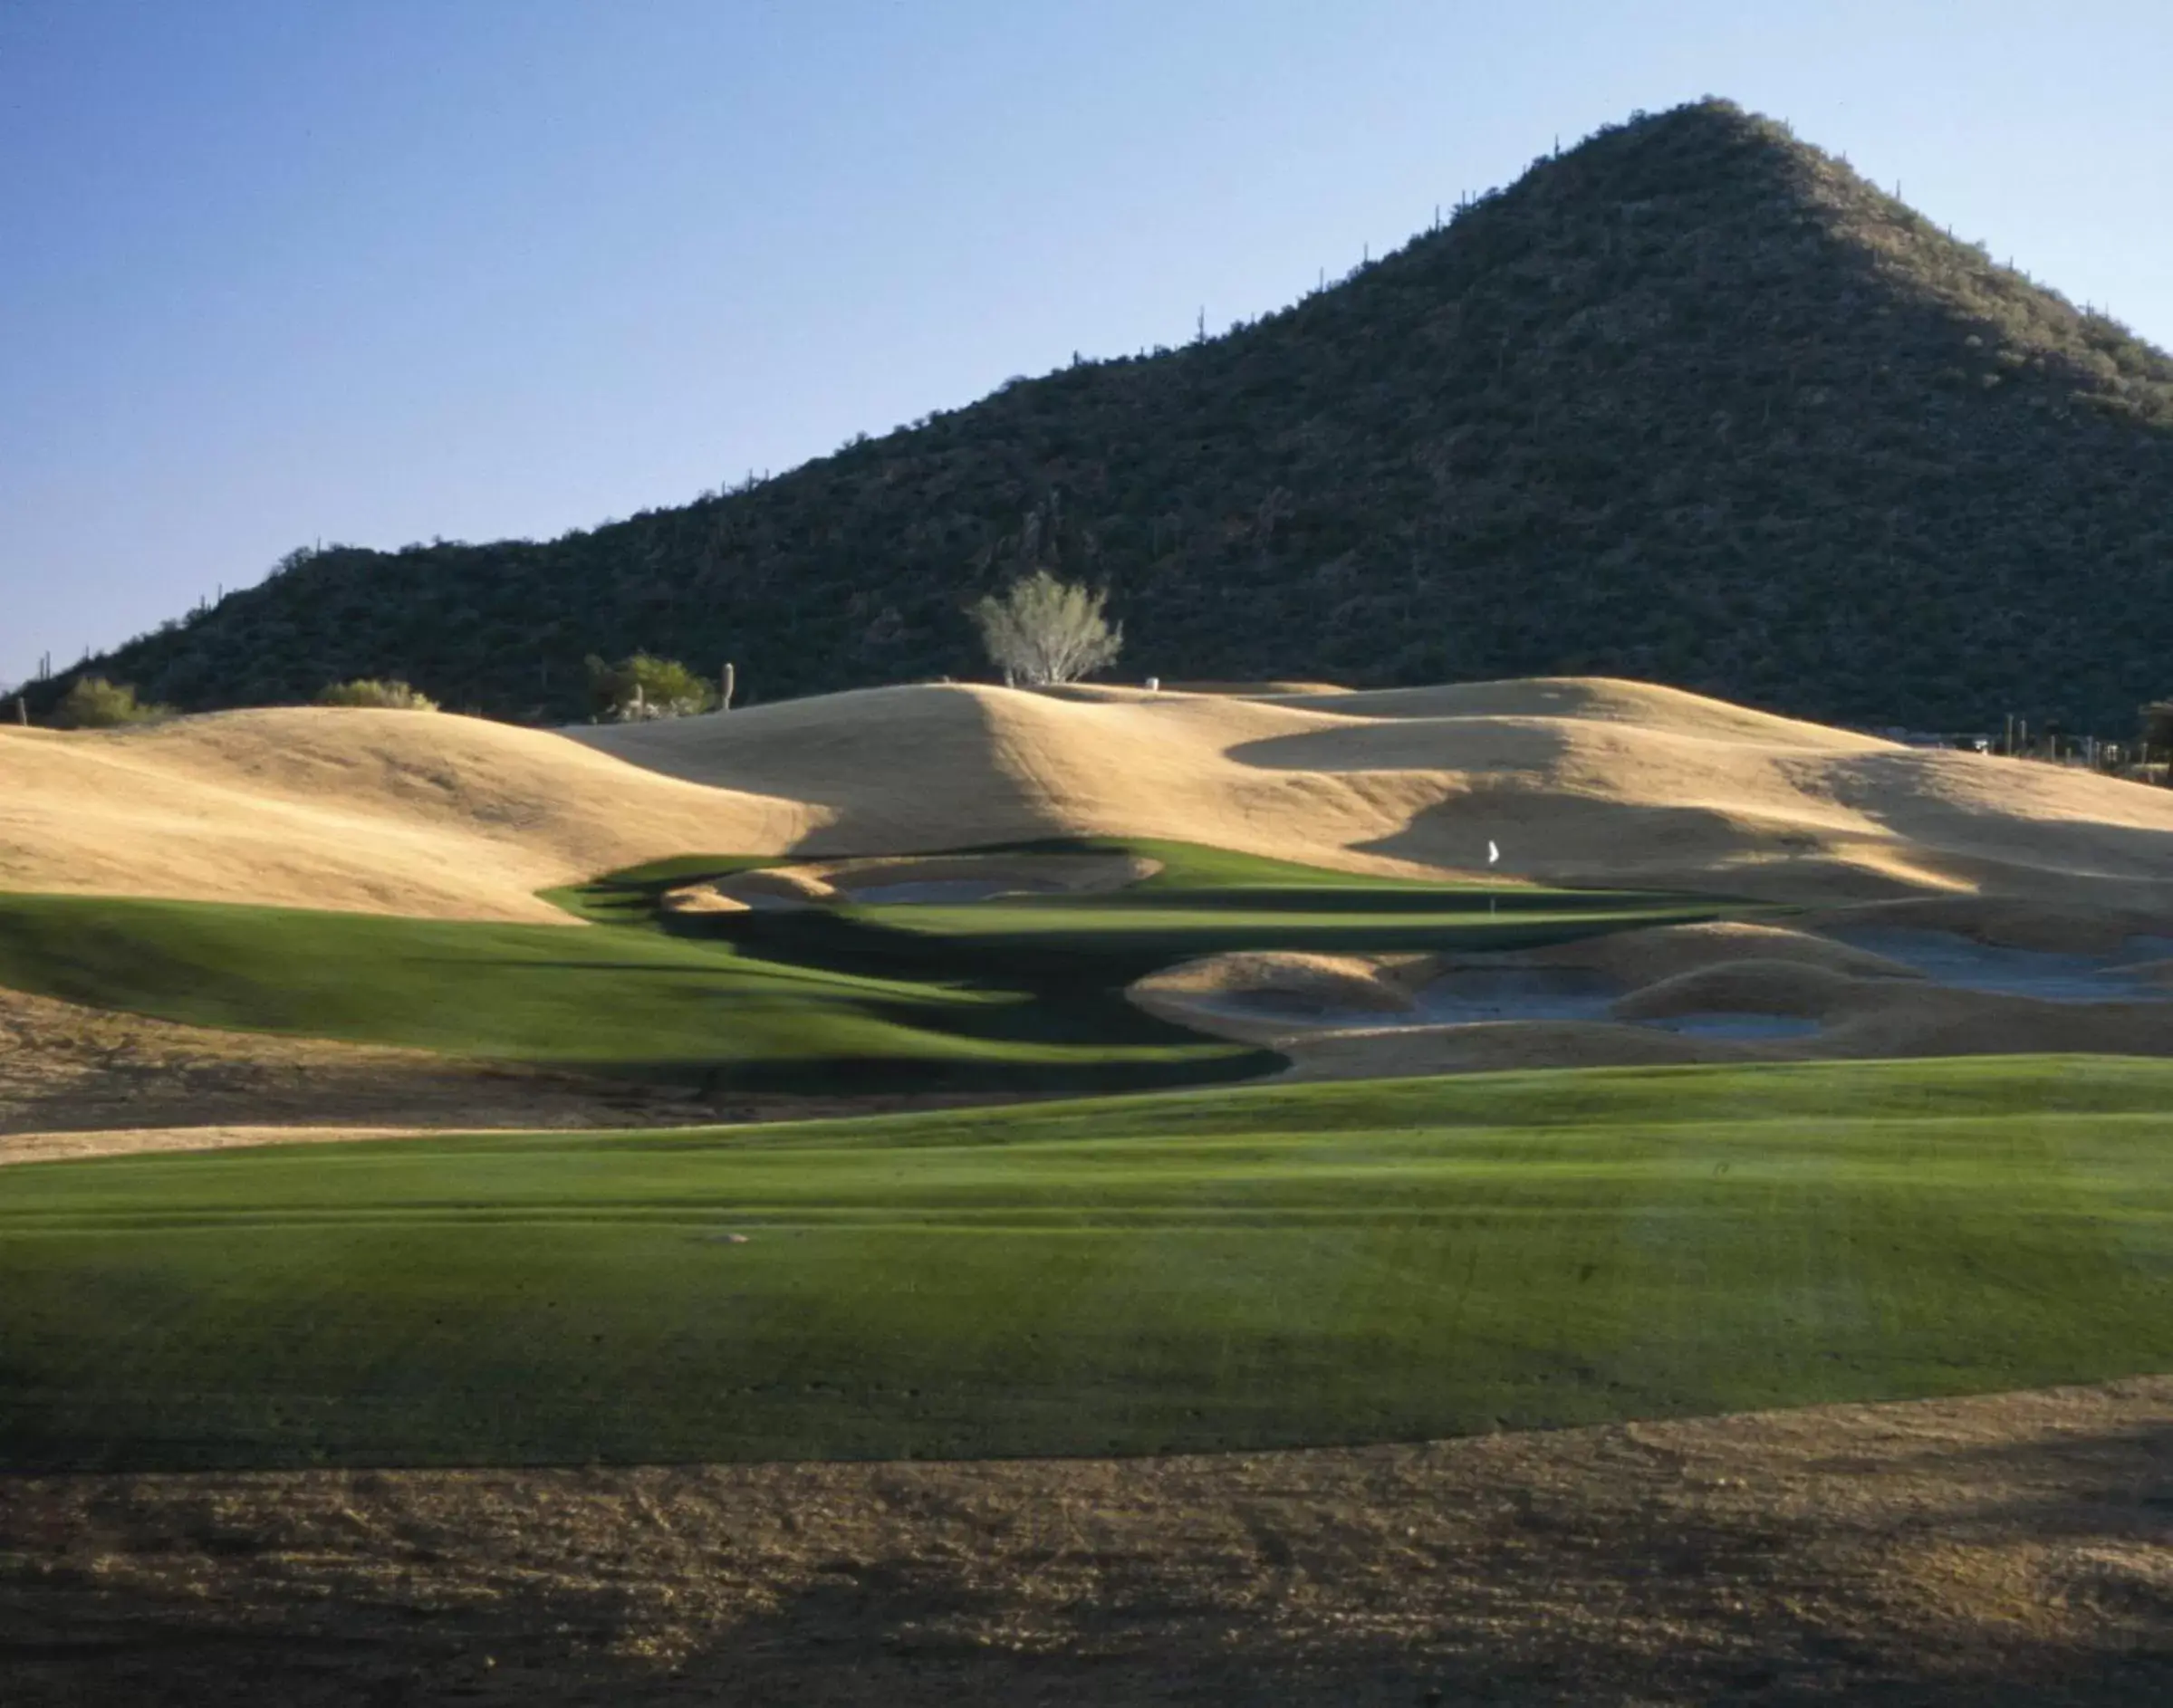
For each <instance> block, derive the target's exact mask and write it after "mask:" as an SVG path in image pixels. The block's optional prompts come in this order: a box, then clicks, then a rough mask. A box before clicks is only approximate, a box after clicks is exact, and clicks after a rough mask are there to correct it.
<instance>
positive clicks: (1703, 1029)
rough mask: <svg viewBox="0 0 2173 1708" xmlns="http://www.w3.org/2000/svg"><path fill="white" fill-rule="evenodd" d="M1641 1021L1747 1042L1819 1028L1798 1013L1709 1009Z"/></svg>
mask: <svg viewBox="0 0 2173 1708" xmlns="http://www.w3.org/2000/svg"><path fill="white" fill-rule="evenodd" d="M1640 1023H1641V1024H1644V1025H1647V1026H1658V1027H1659V1029H1660V1030H1661V1031H1662V1032H1674V1033H1675V1034H1676V1035H1677V1036H1678V1037H1682V1038H1723V1039H1734V1040H1736V1041H1741V1042H1746V1043H1747V1042H1755V1041H1761V1040H1764V1039H1770V1038H1808V1037H1810V1036H1811V1035H1812V1033H1813V1032H1817V1031H1818V1029H1819V1022H1817V1021H1815V1020H1807V1019H1804V1018H1803V1017H1802V1016H1801V1015H1796V1014H1728V1013H1722V1012H1718V1011H1716V1010H1710V1009H1707V1010H1702V1011H1700V1012H1697V1013H1693V1014H1670V1015H1668V1017H1667V1018H1665V1019H1664V1020H1649V1021H1645V1022H1640Z"/></svg>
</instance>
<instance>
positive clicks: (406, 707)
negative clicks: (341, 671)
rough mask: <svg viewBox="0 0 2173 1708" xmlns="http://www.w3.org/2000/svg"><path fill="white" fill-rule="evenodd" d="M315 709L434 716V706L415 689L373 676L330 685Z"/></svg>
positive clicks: (431, 701) (435, 703)
mask: <svg viewBox="0 0 2173 1708" xmlns="http://www.w3.org/2000/svg"><path fill="white" fill-rule="evenodd" d="M317 704H318V705H367V706H375V707H378V708H380V709H381V710H384V711H389V712H435V711H436V710H437V701H436V700H433V699H432V698H431V697H430V696H428V695H427V694H425V693H423V692H422V691H421V690H420V689H418V688H411V687H409V686H408V685H407V684H406V683H405V682H402V681H400V680H399V678H398V677H395V678H394V679H393V680H391V681H389V682H380V681H379V680H378V679H377V678H376V677H375V676H358V677H357V678H356V679H355V680H354V681H352V682H334V683H332V684H331V685H330V686H327V687H325V688H323V689H322V690H320V691H319V693H318V695H317Z"/></svg>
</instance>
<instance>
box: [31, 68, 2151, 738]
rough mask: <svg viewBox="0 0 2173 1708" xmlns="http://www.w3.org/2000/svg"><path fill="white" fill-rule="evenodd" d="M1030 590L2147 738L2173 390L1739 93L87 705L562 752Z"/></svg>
mask: <svg viewBox="0 0 2173 1708" xmlns="http://www.w3.org/2000/svg"><path fill="white" fill-rule="evenodd" d="M1034 565H1047V566H1050V567H1053V568H1054V569H1056V570H1057V571H1059V572H1061V573H1062V574H1064V575H1066V576H1067V577H1071V578H1072V579H1083V580H1088V581H1093V582H1096V583H1100V584H1105V585H1106V586H1107V587H1108V588H1109V589H1110V590H1111V614H1112V616H1115V617H1118V618H1120V619H1122V621H1123V624H1124V628H1125V633H1126V636H1127V638H1128V643H1129V649H1128V654H1127V657H1126V660H1125V663H1124V666H1123V668H1125V669H1126V671H1127V672H1128V673H1132V674H1139V675H1145V674H1149V673H1159V674H1160V675H1163V676H1170V677H1213V676H1221V677H1264V676H1311V677H1320V676H1327V677H1333V678H1337V679H1340V680H1344V681H1348V682H1352V683H1365V684H1376V683H1394V682H1412V681H1421V680H1437V679H1440V678H1444V677H1456V676H1477V675H1510V674H1524V673H1533V672H1563V671H1576V672H1586V671H1603V672H1611V673H1620V674H1626V675H1635V676H1652V677H1659V678H1661V679H1664V680H1667V681H1670V682H1674V683H1678V684H1680V685H1682V686H1688V687H1693V688H1697V689H1702V690H1707V691H1709V692H1715V693H1718V694H1723V695H1726V696H1731V697H1735V698H1739V699H1745V700H1750V701H1753V702H1756V703H1759V704H1762V705H1769V706H1773V707H1775V708H1778V709H1782V710H1785V711H1790V712H1794V713H1799V714H1804V715H1812V716H1819V717H1827V718H1835V719H1841V720H1848V721H1860V722H1862V721H1869V722H1876V723H1887V722H1909V723H1912V724H1930V725H1940V726H1946V727H1984V726H1986V725H1987V724H1994V723H1995V722H1996V720H1997V717H1998V715H1999V714H2000V713H2001V712H2002V711H2003V710H2005V709H2010V708H2013V709H2019V710H2023V711H2025V712H2029V713H2032V714H2034V715H2036V716H2037V717H2039V718H2043V717H2045V716H2048V715H2051V716H2061V717H2064V718H2065V719H2067V720H2069V721H2070V723H2071V724H2074V725H2076V726H2082V725H2095V726H2096V727H2098V728H2100V729H2101V730H2107V731H2111V730H2115V729H2124V728H2126V727H2128V726H2129V725H2130V724H2131V723H2132V719H2133V714H2134V708H2135V706H2136V705H2137V703H2138V702H2139V701H2140V700H2142V699H2145V698H2147V697H2150V696H2153V695H2157V694H2162V693H2163V692H2164V690H2165V687H2166V670H2167V665H2166V660H2167V659H2168V657H2173V585H2169V583H2173V360H2168V358H2167V357H2166V356H2165V355H2164V354H2163V353H2161V352H2159V351H2158V350H2153V349H2151V348H2149V346H2147V345H2145V344H2143V343H2141V342H2139V341H2137V340H2136V339H2135V338H2134V337H2132V336H2131V335H2130V334H2129V333H2128V332H2126V331H2124V330H2123V329H2122V328H2121V327H2120V326H2119V325H2118V324H2116V323H2115V322H2113V321H2110V320H2107V319H2104V318H2102V317H2101V316H2096V315H2092V314H2088V313H2084V312H2080V311H2078V310H2077V309H2075V308H2074V307H2073V306H2072V305H2071V304H2070V303H2068V302H2066V301H2064V300H2063V299H2062V298H2061V297H2059V296H2057V295H2055V294H2053V293H2049V292H2047V291H2045V290H2043V289H2041V288H2039V287H2037V286H2035V285H2034V284H2033V283H2030V282H2029V281H2028V280H2026V279H2024V277H2022V276H2021V275H2019V274H2017V273H2013V272H2010V271H2008V270H2007V269H2006V268H2005V267H2004V266H2003V265H2000V264H1996V263H1995V261H1994V260H1993V259H1992V258H1990V257H1988V256H1986V254H1984V253H1983V252H1982V251H1981V250H1980V249H1978V248H1976V247H1974V246H1972V245H1967V244H1965V243H1961V242H1957V241H1955V240H1953V239H1951V238H1949V237H1948V236H1947V235H1945V234H1944V233H1942V232H1941V231H1940V230H1939V229H1938V228H1937V226H1935V225H1931V224H1930V223H1928V221H1926V220H1924V219H1922V218H1920V217H1919V216H1917V215H1916V214H1914V213H1912V212H1911V211H1910V210H1909V208H1908V207H1906V206H1903V205H1902V204H1900V203H1899V202H1897V201H1895V200H1894V199H1892V198H1891V197H1888V196H1885V195H1883V194H1881V193H1880V192H1879V191H1878V190H1876V189H1874V188H1873V187H1870V185H1868V184H1866V183H1865V182H1864V181H1863V180H1862V179H1861V178H1858V177H1857V176H1855V175H1854V174H1853V173H1852V172H1851V171H1850V170H1849V169H1848V168H1846V167H1845V166H1843V165H1841V163H1839V162H1837V161H1835V160H1833V159H1832V158H1829V157H1827V156H1825V155H1823V154H1821V153H1819V152H1818V151H1817V150H1815V149H1811V148H1808V147H1805V146H1804V145H1803V144H1801V143H1799V142H1797V141H1795V140H1794V139H1793V138H1792V137H1791V136H1790V134H1789V133H1788V132H1787V131H1786V130H1784V128H1782V127H1781V126H1779V125H1776V124H1774V123H1773V122H1771V121H1769V120H1764V119H1759V118H1756V117H1754V116H1751V115H1748V114H1745V113H1744V112H1743V111H1741V110H1738V109H1736V107H1733V106H1731V105H1729V104H1727V103H1726V102H1719V101H1708V102H1704V103H1700V104H1697V105H1695V106H1691V107H1686V108H1682V109H1679V110H1676V111H1673V112H1668V113H1664V114H1661V115H1659V116H1657V117H1651V118H1645V117H1639V118H1637V119H1635V120H1632V121H1631V122H1630V123H1629V124H1627V125H1623V126H1620V127H1617V128H1613V129H1611V130H1605V131H1602V132H1601V133H1600V134H1599V135H1597V136H1594V137H1592V138H1591V139H1589V140H1587V141H1586V142H1585V143H1583V144H1582V146H1581V147H1579V148H1577V149H1574V150H1572V151H1571V152H1569V153H1567V154H1564V155H1562V156H1560V157H1559V158H1550V159H1543V160H1541V161H1538V162H1536V163H1535V164H1534V166H1533V167H1532V168H1531V169H1530V171H1528V172H1527V173H1526V174H1525V175H1524V178H1522V179H1521V180H1520V181H1519V182H1518V183H1517V184H1515V185H1514V187H1511V188H1509V189H1508V190H1505V191H1504V192H1501V193H1499V194H1495V195H1491V196H1489V197H1486V198H1484V199H1482V200H1481V201H1479V202H1477V203H1476V205H1473V206H1469V207H1467V208H1465V209H1462V210H1460V211H1459V213H1458V215H1457V217H1456V218H1455V219H1454V220H1453V221H1452V222H1450V223H1449V224H1447V225H1446V226H1445V227H1444V228H1443V229H1441V230H1440V231H1438V232H1436V233H1431V234H1428V235H1424V236H1421V237H1419V238H1418V239H1416V240H1415V241H1413V242H1412V243H1410V244H1409V245H1407V246H1406V247H1405V248H1404V249H1402V250H1401V251H1399V252H1398V253H1397V254H1393V255H1390V256H1388V257H1386V258H1384V259H1382V260H1380V261H1379V262H1377V263H1375V264H1371V265H1370V266H1367V267H1365V268H1362V269H1361V270H1360V271H1359V272H1358V273H1355V274H1353V275H1352V276H1351V278H1349V279H1348V280H1346V281H1345V282H1343V283H1340V284H1338V285H1336V286H1334V287H1333V288H1332V289H1329V290H1326V291H1323V292H1321V293H1317V294H1315V295H1313V296H1311V297H1308V298H1307V299H1305V300H1304V301H1303V302H1300V303H1298V304H1296V305H1295V306H1294V307H1293V308H1291V309H1289V310H1287V311H1285V312H1282V313H1280V314H1276V315H1274V316H1271V317H1269V318H1267V319H1265V320H1263V321H1259V322H1257V323H1255V324H1254V325H1251V326H1249V327H1245V328H1242V329H1239V330H1236V331H1232V332H1231V333H1230V334H1229V335H1228V336H1226V337H1223V338H1219V339H1214V340H1210V341H1204V342H1201V343H1198V344H1196V345H1194V346H1191V347H1189V348H1186V349H1182V350H1169V351H1162V352H1158V353H1156V354H1154V355H1152V356H1149V357H1147V358H1143V359H1139V360H1117V361H1110V362H1100V363H1083V364H1081V365H1078V366H1075V367H1072V368H1070V369H1063V370H1061V371H1059V372H1056V373H1053V374H1050V375H1048V376H1046V377H1044V378H1042V379H1034V380H1022V381H1014V382H1013V383H1012V384H1010V385H1008V386H1006V387H1005V388H1004V389H1002V390H1000V391H998V392H996V393H995V395H993V396H991V397H989V398H985V399H984V400H982V401H981V402H980V403H977V404H976V405H974V406H972V407H971V408H965V409H960V410H957V411H956V412H953V413H950V414H946V415H940V416H937V417H932V418H930V419H928V420H927V421H925V422H922V423H920V424H918V425H917V426H915V427H911V428H909V429H901V430H900V431H898V432H895V433H892V434H890V435H889V436H888V437H883V438H880V439H873V440H866V441H862V442H860V443H857V444H855V445H853V446H850V447H848V448H847V449H845V450H843V451H841V452H840V453H839V454H838V455H836V456H831V457H827V458H824V459H823V460H822V461H819V462H816V463H812V464H809V465H806V466H804V467H803V468H800V469H798V470H795V471H793V472H792V473H790V474H787V475H782V476H780V477H778V478H775V479H773V480H770V481H767V482H765V483H764V484H762V485H759V486H756V487H753V488H751V489H749V490H745V491H739V492H734V493H731V494H726V495H723V496H716V497H709V498H705V499H703V500H701V501H699V502H697V503H695V504H688V505H687V506H684V507H682V508H678V509H669V510H658V511H653V512H649V513H645V514H642V515H639V516H637V517H636V518H634V519H633V520H631V521H630V522H625V523H616V524H613V525H611V526H608V527H603V528H599V529H597V530H595V531H594V532H592V533H582V534H575V535H571V536H569V537H567V538H564V539H562V540H558V541H555V542H551V543H547V544H534V543H529V542H517V543H514V542H508V543H501V544H495V545H475V546H469V545H440V546H435V547H431V548H427V549H424V548H416V549H411V550H409V551H405V552H398V553H382V552H368V551H361V550H349V549H343V548H342V549H335V550H332V551H328V552H321V553H316V554H313V555H311V556H308V557H307V558H300V557H298V558H297V559H296V560H293V561H291V562H290V565H289V566H288V567H286V568H284V570H283V571H281V572H280V573H278V574H277V575H275V576H274V578H273V579H271V580H270V581H267V582H265V583H264V585H262V586H260V587H257V588H255V589H252V590H248V591H246V592H242V593H236V594H234V595H231V596H229V597H228V598H227V599H226V600H224V601H223V602H222V603H221V604H220V605H218V606H217V607H216V609H211V610H209V611H207V612H204V613H202V614H200V615H198V616H197V617H195V618H192V619H188V620H187V621H185V622H182V623H178V624H172V625H168V627H167V628H166V629H163V630H161V631H160V632H159V633H157V634H155V635H151V636H147V637H145V638H141V639H139V640H137V641H135V642H133V643H131V644H130V645H129V646H127V647H125V648H121V649H120V650H119V651H118V652H117V653H115V654H113V655H111V656H110V657H105V658H101V659H95V660H92V661H91V662H90V663H89V664H88V665H86V666H85V667H84V669H85V670H87V671H88V670H95V671H98V672H101V673H102V674H104V675H107V676H111V677H113V678H114V679H116V680H122V681H127V682H130V683H132V684H133V685H134V686H136V687H137V688H138V690H139V692H140V693H141V694H142V695H143V696H145V697H147V698H151V699H157V700H164V701H171V702H174V703H176V704H178V705H184V706H190V707H204V706H215V705H233V704H239V703H248V702H257V701H268V700H296V699H304V698H307V697H309V696H312V695H313V694H315V693H316V692H317V691H318V690H319V689H320V688H322V686H324V685H325V684H326V683H327V682H331V681H340V680H345V679H348V678H351V677H360V676H401V677H404V678H406V679H408V680H409V681H412V682H413V683H414V684H415V685H416V686H418V688H419V689H421V690H423V691H424V692H426V693H428V694H429V695H431V696H436V697H437V698H438V699H440V700H442V701H444V702H446V703H447V705H454V706H461V707H472V708H476V709H479V710H483V711H486V712H491V713H495V714H498V715H510V716H515V717H553V718H560V717H572V716H576V715H581V714H582V712H583V711H584V709H585V698H584V689H585V684H584V679H583V676H582V659H583V657H585V656H586V655H588V654H591V653H599V654H601V655H603V656H606V657H620V656H622V655H625V654H629V653H631V652H634V651H636V650H638V649H644V648H645V649H649V650H651V651H655V652H659V653H663V654H667V655H669V656H673V657H683V658H686V659H687V660H688V661H690V662H693V663H696V664H697V665H699V666H700V667H702V668H704V669H706V670H707V669H713V668H714V667H716V664H717V663H719V662H721V661H722V660H724V659H726V658H731V659H734V660H736V662H737V664H738V667H739V676H740V682H741V684H742V693H743V697H744V696H747V695H748V693H749V691H750V690H751V696H752V697H755V698H761V699H774V698H776V697H779V696H785V695H791V694H799V693H805V692H809V691H813V690H820V689H825V688H833V687H841V686H847V685H856V684H865V683H869V682H879V681H887V680H897V679H902V678H909V677H916V676H935V675H939V674H954V675H957V674H967V673H975V672H977V671H978V670H979V669H980V666H979V661H978V659H977V657H976V647H975V643H974V637H973V631H972V628H971V625H970V623H969V622H968V619H967V617H966V608H967V607H968V606H969V605H970V604H971V603H972V601H973V600H975V599H976V597H977V596H978V595H980V594H981V593H983V592H985V591H986V590H989V589H991V588H992V587H995V586H996V585H998V584H1000V583H1002V582H1003V581H1005V580H1007V579H1008V578H1010V577H1011V576H1012V575H1014V573H1016V572H1017V571H1020V570H1021V569H1023V568H1025V567H1029V566H1034ZM66 686H67V678H65V677H63V678H60V679H59V680H58V681H56V682H55V683H52V684H44V685H39V687H38V690H37V694H38V696H44V697H46V698H57V696H58V695H59V694H60V693H61V692H62V691H64V689H65V688H66ZM37 703H39V701H38V700H37V699H35V698H34V704H37Z"/></svg>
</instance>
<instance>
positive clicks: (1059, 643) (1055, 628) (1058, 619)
mask: <svg viewBox="0 0 2173 1708" xmlns="http://www.w3.org/2000/svg"><path fill="white" fill-rule="evenodd" d="M1108 599H1109V595H1108V594H1106V593H1098V592H1090V591H1089V590H1087V589H1085V588H1083V587H1079V586H1076V585H1074V584H1073V583H1072V582H1070V581H1058V580H1057V579H1056V577H1055V576H1053V575H1052V574H1051V573H1050V572H1049V571H1047V570H1035V571H1034V572H1033V573H1032V574H1030V575H1024V576H1021V577H1020V578H1019V579H1018V580H1017V581H1014V582H1013V583H1012V584H1011V585H1010V587H1009V588H1008V589H1006V590H1005V591H1004V593H1003V594H1002V595H1001V596H998V595H995V594H990V595H989V596H988V597H987V598H986V599H983V600H981V601H980V602H979V603H978V604H976V606H975V607H974V608H973V619H974V626H975V627H976V628H977V629H980V631H981V644H982V645H983V646H984V647H986V648H988V656H989V658H990V659H991V660H992V661H993V662H994V663H995V666H996V667H997V668H998V669H999V670H1001V671H1003V673H1004V679H1005V681H1006V682H1013V681H1019V682H1024V683H1027V684H1029V685H1030V686H1037V687H1038V686H1044V685H1046V684H1048V683H1052V682H1075V681H1077V680H1078V679H1079V678H1080V677H1081V676H1086V675H1089V674H1090V673H1091V672H1093V671H1096V670H1100V669H1102V668H1104V667H1107V666H1109V665H1111V664H1113V663H1115V662H1116V657H1117V654H1118V653H1119V652H1120V650H1122V648H1123V646H1124V630H1123V629H1122V627H1121V626H1118V627H1113V628H1112V627H1111V624H1110V623H1109V622H1108V621H1107V620H1106V619H1104V618H1103V616H1102V614H1101V609H1102V606H1103V605H1104V604H1105V603H1106V602H1107V601H1108Z"/></svg>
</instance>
